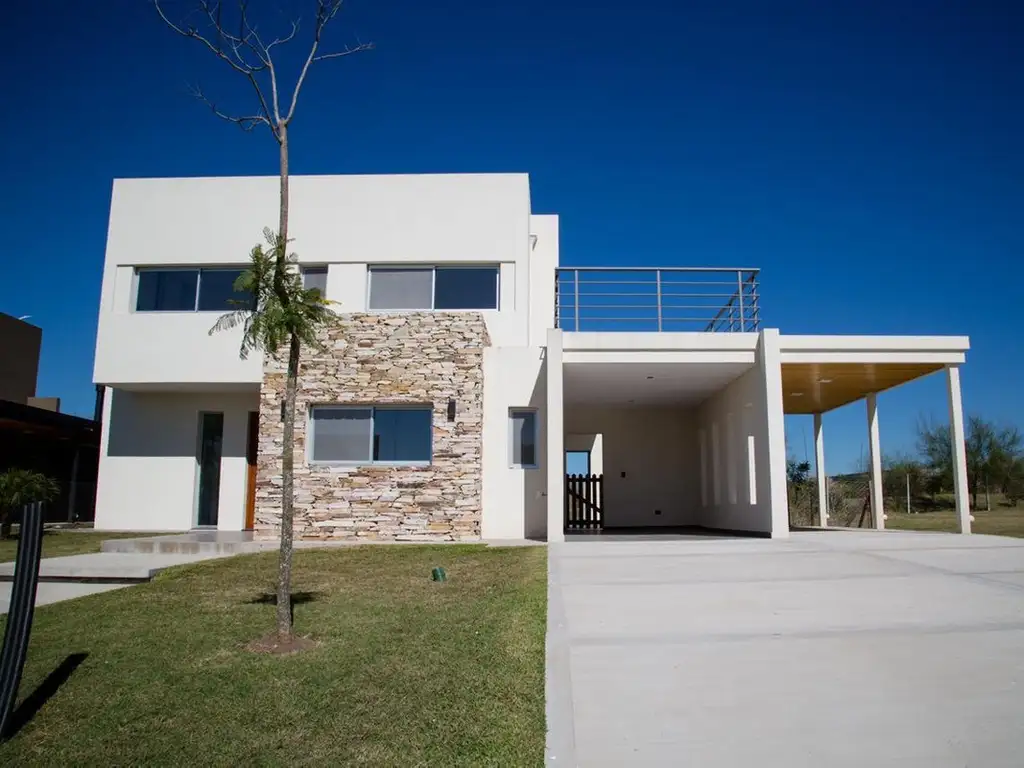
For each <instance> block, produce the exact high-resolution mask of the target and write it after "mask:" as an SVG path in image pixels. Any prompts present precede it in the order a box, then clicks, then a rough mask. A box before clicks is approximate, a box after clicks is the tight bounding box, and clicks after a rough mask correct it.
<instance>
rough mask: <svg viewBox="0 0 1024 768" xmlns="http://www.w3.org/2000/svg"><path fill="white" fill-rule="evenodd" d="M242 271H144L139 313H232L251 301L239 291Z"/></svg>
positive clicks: (140, 276)
mask: <svg viewBox="0 0 1024 768" xmlns="http://www.w3.org/2000/svg"><path fill="white" fill-rule="evenodd" d="M241 274H242V270H241V269H237V268H235V269H224V268H212V269H140V270H138V282H137V286H136V298H135V311H136V312H230V311H231V310H234V309H239V308H240V307H241V306H242V305H241V304H238V303H233V302H242V303H243V304H244V303H246V302H247V301H248V298H249V294H247V293H243V292H240V291H236V290H235V281H236V280H237V279H238V277H239V275H241Z"/></svg>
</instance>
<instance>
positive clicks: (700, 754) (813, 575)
mask: <svg viewBox="0 0 1024 768" xmlns="http://www.w3.org/2000/svg"><path fill="white" fill-rule="evenodd" d="M549 557H550V575H549V598H550V605H549V635H548V690H547V693H548V717H549V734H548V761H549V765H565V766H568V765H580V766H588V767H589V766H625V765H628V766H645V765H657V766H688V765H689V766H698V767H699V768H709V767H711V766H780V767H781V766H786V767H787V768H791V767H792V766H814V767H815V768H820V767H821V766H857V768H863V766H872V768H877V767H878V766H902V767H906V766H922V767H924V766H927V767H928V768H938V767H939V766H959V767H962V766H985V767H986V768H990V767H991V766H1015V767H1016V766H1020V765H1022V764H1024V540H1015V539H1008V538H1001V537H993V536H969V537H961V536H956V535H948V534H928V533H904V532H895V531H892V532H847V531H830V532H800V533H794V534H793V536H792V537H791V538H790V539H788V540H776V541H769V540H763V539H712V538H704V539H685V538H674V539H652V540H643V539H638V538H633V537H624V538H623V539H622V540H614V541H612V540H605V539H594V540H587V541H582V542H580V541H574V542H567V543H565V544H557V545H553V546H552V547H551V548H550V555H549Z"/></svg>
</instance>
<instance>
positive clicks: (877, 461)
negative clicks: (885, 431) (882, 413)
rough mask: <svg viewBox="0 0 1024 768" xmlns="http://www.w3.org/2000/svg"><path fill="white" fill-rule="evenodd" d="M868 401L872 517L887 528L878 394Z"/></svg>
mask: <svg viewBox="0 0 1024 768" xmlns="http://www.w3.org/2000/svg"><path fill="white" fill-rule="evenodd" d="M867 402H868V455H869V457H870V460H871V466H870V468H869V472H868V477H869V478H870V479H871V488H870V493H871V517H872V519H873V520H874V521H875V528H877V529H878V530H882V529H883V528H885V510H884V509H883V508H882V448H881V441H880V439H879V437H878V396H877V395H875V394H874V393H871V394H870V395H868V397H867Z"/></svg>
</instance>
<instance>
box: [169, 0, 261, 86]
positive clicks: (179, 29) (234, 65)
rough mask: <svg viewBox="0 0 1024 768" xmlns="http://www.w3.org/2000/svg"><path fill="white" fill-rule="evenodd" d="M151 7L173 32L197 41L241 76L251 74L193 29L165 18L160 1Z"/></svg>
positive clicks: (248, 69)
mask: <svg viewBox="0 0 1024 768" xmlns="http://www.w3.org/2000/svg"><path fill="white" fill-rule="evenodd" d="M153 7H154V8H156V12H157V13H159V14H160V18H161V19H163V20H164V23H165V24H166V25H167V26H168V27H170V28H171V29H173V30H174V31H175V32H177V33H178V34H179V35H181V36H182V37H190V38H192V39H193V40H198V41H199V42H200V43H202V44H203V45H205V46H206V47H207V48H209V49H210V51H212V52H213V54H214V55H215V56H217V58H220V59H223V60H224V61H226V62H227V63H228V64H230V65H231V67H232V68H233V69H236V70H237V71H239V72H241V73H242V74H243V75H250V74H252V68H251V67H248V66H246V65H245V64H244V63H243V64H239V63H237V62H235V61H234V60H233V59H232V58H231V57H230V56H228V55H227V54H226V53H224V51H223V50H222V49H221V48H220V47H218V46H216V45H214V44H213V43H211V42H210V41H209V40H208V39H207V38H205V37H203V36H202V35H201V34H199V32H198V31H197V30H196V28H195V27H188V28H187V29H185V28H182V27H180V26H179V25H177V24H175V23H174V22H173V21H171V20H170V19H169V18H167V14H165V13H164V9H163V8H161V7H160V0H153ZM215 30H216V31H217V32H218V34H220V30H219V29H218V28H216V27H215Z"/></svg>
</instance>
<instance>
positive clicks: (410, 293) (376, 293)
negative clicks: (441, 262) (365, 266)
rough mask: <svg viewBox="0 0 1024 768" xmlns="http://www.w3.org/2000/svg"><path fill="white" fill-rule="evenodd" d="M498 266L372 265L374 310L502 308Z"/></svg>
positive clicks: (372, 303) (371, 287)
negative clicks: (500, 306)
mask: <svg viewBox="0 0 1024 768" xmlns="http://www.w3.org/2000/svg"><path fill="white" fill-rule="evenodd" d="M499 274H500V271H499V269H498V267H497V266H467V267H370V270H369V280H370V285H369V307H370V309H379V310H388V309H408V310H414V309H425V310H431V309H435V310H458V309H498V296H499V293H498V290H499Z"/></svg>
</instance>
